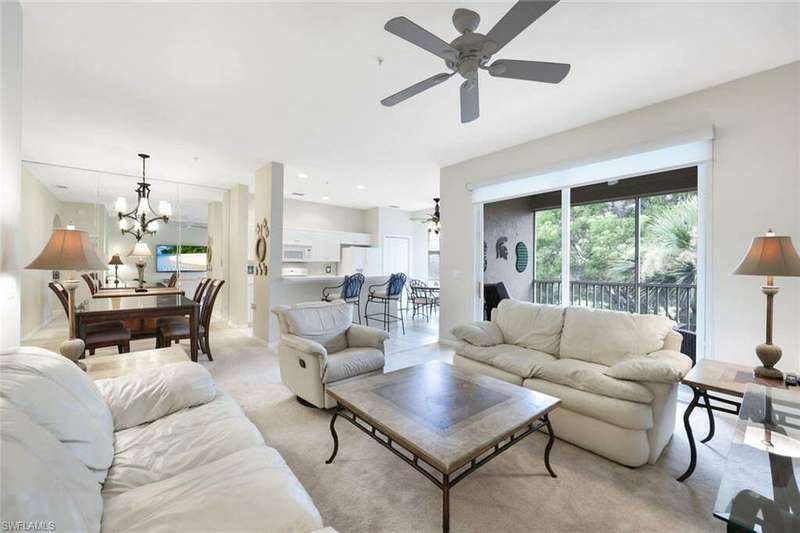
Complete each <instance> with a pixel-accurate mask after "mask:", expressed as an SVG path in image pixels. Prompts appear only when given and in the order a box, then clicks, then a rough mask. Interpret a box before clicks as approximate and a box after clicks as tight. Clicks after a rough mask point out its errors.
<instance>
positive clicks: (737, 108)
mask: <svg viewBox="0 0 800 533" xmlns="http://www.w3.org/2000/svg"><path fill="white" fill-rule="evenodd" d="M799 117H800V63H798V62H795V63H792V64H790V65H786V66H783V67H780V68H777V69H774V70H770V71H766V72H762V73H759V74H756V75H753V76H750V77H747V78H743V79H740V80H736V81H733V82H730V83H726V84H723V85H720V86H717V87H712V88H709V89H706V90H703V91H698V92H695V93H692V94H688V95H685V96H681V97H679V98H675V99H672V100H668V101H665V102H662V103H659V104H656V105H652V106H649V107H646V108H642V109H639V110H636V111H632V112H629V113H625V114H622V115H618V116H614V117H611V118H608V119H605V120H602V121H599V122H595V123H592V124H589V125H586V126H582V127H579V128H576V129H572V130H568V131H565V132H562V133H559V134H556V135H552V136H549V137H544V138H542V139H538V140H534V141H531V142H528V143H524V144H521V145H517V146H514V147H511V148H508V149H505V150H501V151H499V152H494V153H491V154H488V155H485V156H482V157H478V158H475V159H471V160H468V161H464V162H462V163H458V164H455V165H451V166H449V167H445V168H443V169H442V170H441V184H440V186H441V195H442V204H443V205H446V206H447V214H446V216H443V219H442V232H443V235H444V236H445V237H446V238H443V240H442V294H443V300H442V312H441V326H442V327H441V331H442V333H443V336H445V337H446V336H448V335H449V333H448V332H449V330H450V329H451V328H452V327H453V326H454V325H456V324H457V323H460V322H464V321H468V320H471V319H472V317H473V315H474V298H473V296H474V294H475V292H476V290H477V288H476V285H475V280H476V279H477V278H476V272H475V260H474V257H475V256H474V253H475V248H476V245H477V244H479V243H476V242H475V238H474V236H473V228H474V221H473V217H474V215H473V206H472V205H471V196H470V193H469V191H468V190H467V188H466V185H467V183H469V182H476V181H479V180H492V179H497V180H502V179H506V178H510V177H523V176H526V175H528V176H530V175H536V174H537V173H538V172H537V171H541V170H543V169H548V168H552V167H554V166H557V165H561V164H563V163H564V162H567V161H577V160H581V159H600V158H602V156H603V155H604V154H609V153H618V152H620V151H623V150H625V149H627V148H629V147H632V146H636V145H639V144H641V143H644V142H657V141H658V140H659V139H664V138H669V137H672V136H676V135H680V134H682V133H684V132H686V131H690V130H694V129H696V128H701V127H707V126H708V125H713V126H714V128H715V132H716V135H715V141H714V161H713V163H712V172H713V181H712V187H711V201H712V204H713V205H712V213H711V226H712V242H711V249H710V251H711V257H712V259H711V264H710V265H708V268H709V272H710V276H711V287H710V292H709V294H707V296H708V299H709V302H710V313H711V331H709V332H708V333H709V339H708V341H709V346H708V348H710V349H709V350H708V356H709V357H711V358H714V359H720V360H728V361H733V362H739V363H741V364H745V365H749V366H752V365H754V364H755V363H756V361H757V360H756V358H755V354H754V347H755V345H756V344H758V343H760V342H763V341H764V322H765V316H764V315H765V311H764V308H765V301H764V296H763V294H762V293H761V291H760V290H759V287H760V285H761V284H762V283H763V282H764V280H763V279H761V278H759V277H750V276H733V275H731V271H732V270H733V269H734V268H735V266H736V265H737V263H738V262H739V260H740V258H741V257H742V255H743V254H744V252H745V251H746V250H747V247H748V245H749V243H750V239H751V238H752V237H753V236H755V235H759V234H762V233H763V232H765V231H766V230H767V229H768V228H769V227H773V228H774V229H775V230H776V231H777V232H778V233H779V234H788V235H791V236H792V237H793V240H794V242H795V245H796V246H798V245H800V209H798V205H799V204H798V202H799V200H800V154H798V152H800V132H798V129H799V128H800V125H799V124H798V122H799V121H800V118H799ZM481 246H482V245H481ZM778 283H779V284H780V285H781V292H780V294H779V295H778V296H777V297H776V299H775V330H774V331H775V336H774V340H775V342H776V343H777V344H779V345H780V346H782V347H783V350H784V359H783V360H782V361H781V364H780V365H779V366H780V367H783V368H785V369H793V370H797V368H798V366H800V280H799V279H797V278H779V279H778Z"/></svg>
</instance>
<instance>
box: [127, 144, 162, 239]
mask: <svg viewBox="0 0 800 533" xmlns="http://www.w3.org/2000/svg"><path fill="white" fill-rule="evenodd" d="M139 157H141V158H142V181H140V182H139V183H138V184H137V185H138V186H137V187H136V207H134V208H133V209H132V210H131V211H128V204H127V202H126V201H125V198H124V197H123V196H120V197H118V198H117V203H116V211H117V218H119V230H120V231H121V232H122V234H123V235H125V234H126V233H130V234H131V235H133V236H134V238H135V239H136V241H137V242H138V241H140V240H142V237H144V236H145V235H154V234H155V233H156V231H158V223H159V221H162V220H163V221H164V223H165V224H166V223H168V222H169V217H171V216H172V206H171V205H170V203H169V202H166V201H164V200H161V201H160V202H158V213H156V212H155V210H153V208H152V207H151V206H150V184H149V183H147V177H146V175H145V163H146V162H147V159H148V158H149V157H150V156H149V155H147V154H139Z"/></svg>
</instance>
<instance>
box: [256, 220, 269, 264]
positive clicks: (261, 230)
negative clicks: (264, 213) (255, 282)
mask: <svg viewBox="0 0 800 533" xmlns="http://www.w3.org/2000/svg"><path fill="white" fill-rule="evenodd" d="M267 239H269V223H268V222H267V219H266V218H265V219H263V220H262V221H261V222H259V223H257V224H256V276H266V275H268V274H269V265H267V249H268V248H267Z"/></svg>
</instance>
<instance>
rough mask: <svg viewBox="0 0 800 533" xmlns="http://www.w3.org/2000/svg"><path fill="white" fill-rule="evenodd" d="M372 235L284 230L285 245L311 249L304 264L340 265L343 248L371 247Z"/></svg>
mask: <svg viewBox="0 0 800 533" xmlns="http://www.w3.org/2000/svg"><path fill="white" fill-rule="evenodd" d="M370 244H372V235H371V234H370V233H355V232H345V231H325V230H300V229H284V231H283V245H284V247H286V246H296V245H303V246H305V247H308V248H310V249H311V252H310V253H309V254H308V256H307V257H306V258H305V259H303V261H302V262H318V263H338V262H339V261H340V260H341V247H342V246H353V245H354V246H370Z"/></svg>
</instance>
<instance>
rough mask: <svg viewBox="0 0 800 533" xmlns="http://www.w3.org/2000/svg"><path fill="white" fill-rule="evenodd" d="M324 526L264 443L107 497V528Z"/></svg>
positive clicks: (114, 532)
mask: <svg viewBox="0 0 800 533" xmlns="http://www.w3.org/2000/svg"><path fill="white" fill-rule="evenodd" d="M173 416H174V415H173ZM320 528H322V518H321V517H320V515H319V511H317V508H316V507H315V506H314V503H313V502H312V501H311V497H310V496H309V495H308V493H307V492H306V491H305V489H304V488H303V486H302V485H301V484H300V482H299V481H298V480H297V478H296V477H295V476H294V474H293V473H292V471H291V470H290V469H289V467H288V466H287V465H286V463H285V462H284V460H283V458H282V457H281V456H280V454H278V452H277V451H275V450H274V449H273V448H268V447H266V446H257V447H254V448H248V449H245V450H241V451H238V452H236V453H233V454H231V455H228V456H226V457H223V458H222V459H219V460H217V461H213V462H210V463H207V464H204V465H202V466H198V467H196V468H192V469H190V470H187V471H184V472H181V473H180V474H177V475H175V476H173V477H170V478H168V479H164V480H162V481H158V482H156V483H149V484H147V485H142V486H140V487H137V488H135V489H132V490H129V491H127V492H124V493H122V494H119V495H114V496H109V497H106V498H105V508H104V510H103V531H105V532H108V533H124V532H128V531H130V532H136V533H138V532H141V531H149V532H164V533H172V532H174V531H176V530H181V531H237V532H263V531H281V532H287V533H289V532H308V531H313V530H315V529H320Z"/></svg>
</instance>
